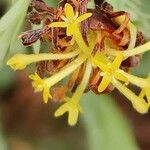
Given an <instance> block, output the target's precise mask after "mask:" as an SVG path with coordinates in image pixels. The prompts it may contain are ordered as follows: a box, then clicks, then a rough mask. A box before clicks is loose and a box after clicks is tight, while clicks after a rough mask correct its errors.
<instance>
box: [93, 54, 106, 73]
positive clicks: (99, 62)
mask: <svg viewBox="0 0 150 150" xmlns="http://www.w3.org/2000/svg"><path fill="white" fill-rule="evenodd" d="M92 62H93V63H94V64H95V65H96V66H98V67H99V68H100V69H101V70H102V71H103V72H107V71H108V66H107V65H106V64H104V63H102V62H101V61H99V60H97V59H95V57H94V58H93V59H92Z"/></svg>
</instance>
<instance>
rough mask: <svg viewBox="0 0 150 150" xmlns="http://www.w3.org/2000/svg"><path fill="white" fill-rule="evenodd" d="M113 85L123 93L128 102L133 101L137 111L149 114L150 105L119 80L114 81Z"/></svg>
mask: <svg viewBox="0 0 150 150" xmlns="http://www.w3.org/2000/svg"><path fill="white" fill-rule="evenodd" d="M112 83H113V85H114V86H115V88H117V89H118V91H119V92H121V93H122V94H123V95H124V96H125V97H126V98H127V99H128V100H130V101H131V103H132V105H133V107H134V109H135V110H136V111H138V112H139V113H141V114H144V113H147V112H148V109H149V105H148V103H147V102H146V101H145V100H144V99H143V98H140V97H139V96H137V95H135V93H133V92H132V91H131V90H129V89H128V88H127V87H126V86H125V85H123V84H122V83H120V82H119V81H117V80H113V81H112Z"/></svg>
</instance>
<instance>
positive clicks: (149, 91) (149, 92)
mask: <svg viewBox="0 0 150 150" xmlns="http://www.w3.org/2000/svg"><path fill="white" fill-rule="evenodd" d="M146 98H147V101H148V103H149V105H150V90H146Z"/></svg>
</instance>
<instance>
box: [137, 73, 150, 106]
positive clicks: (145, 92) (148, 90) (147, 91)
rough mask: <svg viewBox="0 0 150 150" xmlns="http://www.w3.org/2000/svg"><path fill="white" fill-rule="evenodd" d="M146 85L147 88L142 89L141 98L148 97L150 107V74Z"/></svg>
mask: <svg viewBox="0 0 150 150" xmlns="http://www.w3.org/2000/svg"><path fill="white" fill-rule="evenodd" d="M146 83H147V86H146V87H144V88H143V89H142V91H141V93H140V95H139V96H140V97H141V98H144V97H145V96H146V98H147V101H148V104H149V106H150V74H149V76H148V78H147V79H146Z"/></svg>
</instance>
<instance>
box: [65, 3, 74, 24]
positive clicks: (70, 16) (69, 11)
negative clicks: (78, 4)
mask: <svg viewBox="0 0 150 150" xmlns="http://www.w3.org/2000/svg"><path fill="white" fill-rule="evenodd" d="M65 15H66V18H67V19H68V20H69V21H72V20H73V19H74V16H75V15H74V11H73V7H72V6H71V5H70V4H69V3H66V4H65Z"/></svg>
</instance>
